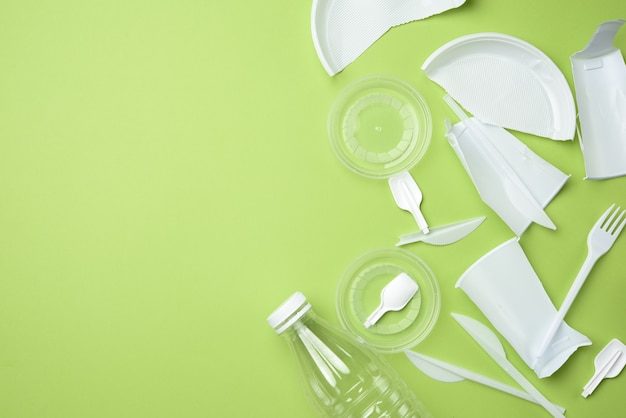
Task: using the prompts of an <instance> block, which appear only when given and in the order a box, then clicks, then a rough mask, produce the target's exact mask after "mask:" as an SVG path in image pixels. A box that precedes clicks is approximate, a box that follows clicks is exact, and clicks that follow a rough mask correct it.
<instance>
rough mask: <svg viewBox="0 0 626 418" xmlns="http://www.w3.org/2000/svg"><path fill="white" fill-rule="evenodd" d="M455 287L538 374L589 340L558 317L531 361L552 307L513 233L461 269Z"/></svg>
mask: <svg viewBox="0 0 626 418" xmlns="http://www.w3.org/2000/svg"><path fill="white" fill-rule="evenodd" d="M456 287H460V288H461V289H462V290H463V291H464V292H465V293H466V294H467V295H468V296H469V297H470V299H471V300H472V301H473V302H474V303H475V304H476V306H477V307H478V308H479V309H480V310H481V312H482V313H483V314H484V315H485V316H486V317H487V319H489V321H490V322H491V323H492V324H493V326H494V327H495V328H496V329H497V330H498V331H499V332H500V334H502V336H503V337H504V338H506V340H507V341H508V342H509V343H510V344H511V346H513V348H514V349H515V351H517V353H518V354H519V355H520V357H522V359H523V360H524V361H525V362H526V364H527V365H528V366H529V367H531V368H533V370H534V371H535V373H536V374H537V376H538V377H540V378H543V377H548V376H550V375H552V374H553V373H554V372H556V371H557V370H558V369H559V368H560V367H561V366H562V365H563V364H564V363H565V362H566V361H567V359H568V358H569V357H570V356H571V355H572V354H573V353H574V352H575V351H576V350H577V349H578V347H581V346H586V345H590V344H591V341H589V339H588V338H587V337H585V336H584V335H582V334H581V333H579V332H577V331H575V330H574V329H572V328H571V327H570V326H568V325H567V324H566V323H565V322H563V323H562V324H563V325H561V326H560V327H559V328H558V331H557V333H556V335H555V337H554V339H553V340H552V343H551V344H550V345H549V346H548V348H547V349H546V351H545V354H544V356H543V357H542V358H541V359H540V361H535V359H536V352H537V348H538V347H539V345H540V344H541V342H542V341H543V338H544V337H545V335H546V333H547V332H548V328H549V326H550V322H549V321H546V318H553V317H555V316H556V314H557V310H556V308H555V307H554V304H553V303H552V301H551V300H550V298H549V296H548V294H547V293H546V290H545V289H544V287H543V285H542V283H541V281H540V280H539V277H538V276H537V274H536V273H535V271H534V270H533V268H532V266H531V264H530V262H529V261H528V258H527V257H526V255H525V254H524V252H523V250H522V247H521V246H520V245H519V242H518V240H517V239H511V240H509V241H506V242H505V243H503V244H501V245H499V246H498V247H496V248H494V249H493V250H491V251H490V252H489V253H487V254H485V255H484V256H483V257H481V258H480V259H479V260H478V261H476V262H475V263H474V264H473V265H472V266H470V268H468V269H467V270H466V271H465V273H463V275H462V276H461V278H459V280H458V281H457V283H456ZM535 363H536V364H535ZM533 365H534V367H533Z"/></svg>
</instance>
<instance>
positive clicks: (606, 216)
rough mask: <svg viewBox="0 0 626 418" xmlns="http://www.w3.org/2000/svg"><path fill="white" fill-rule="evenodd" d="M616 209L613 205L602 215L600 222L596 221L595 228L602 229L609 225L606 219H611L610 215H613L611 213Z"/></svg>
mask: <svg viewBox="0 0 626 418" xmlns="http://www.w3.org/2000/svg"><path fill="white" fill-rule="evenodd" d="M614 207H615V203H613V204H612V205H611V206H609V208H608V209H607V210H606V211H605V212H604V213H603V214H602V216H600V218H598V220H597V221H596V224H595V225H594V227H596V228H602V227H603V226H605V225H607V224H608V223H609V222H610V221H609V222H606V218H608V217H609V213H611V211H612V210H613V208H614ZM602 229H604V228H602Z"/></svg>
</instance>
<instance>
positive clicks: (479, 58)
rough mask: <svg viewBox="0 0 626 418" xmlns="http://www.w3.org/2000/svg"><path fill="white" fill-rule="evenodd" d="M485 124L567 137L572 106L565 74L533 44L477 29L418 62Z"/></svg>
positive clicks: (572, 117) (573, 126)
mask: <svg viewBox="0 0 626 418" xmlns="http://www.w3.org/2000/svg"><path fill="white" fill-rule="evenodd" d="M422 70H423V71H424V72H425V73H426V75H427V76H428V78H430V79H431V80H433V81H435V82H436V83H437V84H439V85H440V86H441V87H443V88H444V89H445V90H446V91H447V92H448V94H450V96H452V97H453V98H454V99H455V100H456V101H457V102H458V103H460V104H461V105H462V106H463V107H464V108H465V109H467V111H469V112H470V113H471V114H472V115H474V116H475V117H476V118H478V119H479V120H481V121H482V122H484V123H488V124H491V125H496V126H500V127H503V128H508V129H513V130H516V131H520V132H526V133H530V134H533V135H537V136H541V137H546V138H551V139H556V140H571V139H573V138H574V132H575V130H576V109H575V106H574V98H573V95H572V92H571V90H570V88H569V85H568V84H567V81H566V80H565V77H564V75H563V73H562V72H561V71H560V70H559V68H558V67H557V66H556V65H555V64H554V62H552V60H551V59H550V58H549V57H548V56H547V55H545V54H544V53H543V52H541V51H540V50H539V49H537V48H536V47H534V46H533V45H531V44H529V43H527V42H525V41H523V40H521V39H518V38H515V37H513V36H509V35H504V34H500V33H478V34H473V35H467V36H463V37H460V38H457V39H455V40H452V41H450V42H448V43H447V44H445V45H443V46H442V47H440V48H439V49H437V50H436V51H435V52H434V53H433V54H431V55H430V57H428V59H427V60H426V61H425V62H424V64H423V65H422Z"/></svg>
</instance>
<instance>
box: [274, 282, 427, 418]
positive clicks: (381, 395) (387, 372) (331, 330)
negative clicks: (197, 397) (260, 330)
mask: <svg viewBox="0 0 626 418" xmlns="http://www.w3.org/2000/svg"><path fill="white" fill-rule="evenodd" d="M267 321H268V323H269V324H270V326H271V327H272V328H274V329H275V330H276V333H277V334H279V335H282V336H283V338H284V339H286V341H287V342H288V344H289V345H290V346H291V348H292V350H293V351H294V352H295V355H296V357H297V359H298V362H299V363H300V366H301V369H302V371H303V373H304V378H305V381H306V383H308V387H309V389H310V390H309V394H310V397H311V398H312V400H313V402H314V403H315V404H316V405H317V407H318V410H319V412H320V413H321V415H322V416H325V417H342V418H350V417H355V418H356V417H358V418H363V417H369V418H378V417H390V418H391V417H393V418H405V417H410V418H425V417H431V415H430V414H429V413H428V412H426V409H425V408H424V406H423V404H422V403H421V402H419V401H418V400H417V398H416V397H415V394H414V393H413V392H411V391H410V390H409V388H408V387H407V386H406V384H405V383H404V381H402V380H401V379H400V377H399V376H398V375H397V373H396V372H395V370H393V368H392V367H391V365H390V364H389V363H388V362H387V361H386V360H385V359H384V358H383V357H382V356H381V355H380V354H378V353H377V352H375V351H374V350H373V349H372V348H371V347H370V346H368V345H367V344H366V343H364V342H363V341H362V340H360V339H357V338H356V337H355V336H353V335H352V334H350V333H348V332H347V331H345V330H343V329H341V328H339V327H337V326H335V325H333V324H331V323H329V322H327V321H325V320H324V319H322V318H320V317H319V316H317V315H316V314H315V312H314V311H313V310H312V309H311V305H310V304H309V303H308V302H307V300H306V298H305V296H304V295H303V294H302V293H300V292H297V293H295V294H293V295H292V296H291V297H290V298H289V299H287V300H286V301H285V302H284V303H283V304H282V305H280V306H279V307H278V308H277V309H276V310H275V311H274V312H273V313H272V314H271V315H270V316H269V317H268V318H267Z"/></svg>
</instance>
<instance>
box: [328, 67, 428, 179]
mask: <svg viewBox="0 0 626 418" xmlns="http://www.w3.org/2000/svg"><path fill="white" fill-rule="evenodd" d="M431 127H432V117H431V114H430V110H429V108H428V106H427V105H426V101H425V100H424V98H423V97H422V95H421V94H420V93H419V92H418V91H417V90H416V89H415V88H414V87H413V86H411V85H410V84H408V83H406V82H405V81H402V80H400V79H398V78H395V77H391V76H387V75H373V76H368V77H365V78H361V79H359V80H356V81H354V82H352V83H350V84H348V85H347V86H346V87H345V88H344V89H343V90H341V91H340V92H339V94H338V95H337V97H336V99H335V101H334V102H333V104H332V106H331V109H330V112H329V115H328V136H329V139H330V144H331V147H332V150H333V152H334V153H335V155H336V156H337V158H338V159H339V161H341V162H342V163H343V164H344V165H345V166H346V167H347V168H349V169H350V170H352V171H354V172H356V173H357V174H360V175H362V176H365V177H371V178H388V177H391V176H392V175H394V174H397V173H399V172H401V171H405V170H408V169H410V168H411V167H413V166H414V165H415V164H416V163H417V162H418V161H419V160H420V159H421V158H422V156H423V155H424V153H425V152H426V149H427V148H428V144H429V143H430V138H431Z"/></svg>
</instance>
